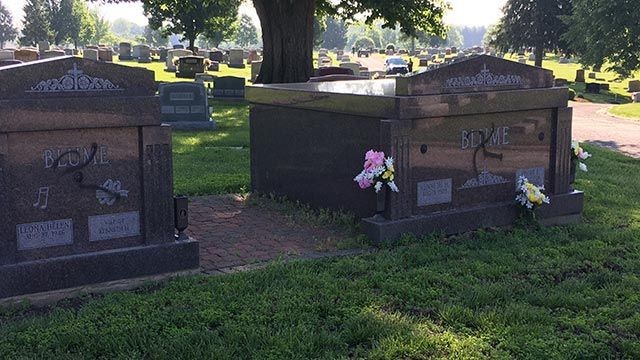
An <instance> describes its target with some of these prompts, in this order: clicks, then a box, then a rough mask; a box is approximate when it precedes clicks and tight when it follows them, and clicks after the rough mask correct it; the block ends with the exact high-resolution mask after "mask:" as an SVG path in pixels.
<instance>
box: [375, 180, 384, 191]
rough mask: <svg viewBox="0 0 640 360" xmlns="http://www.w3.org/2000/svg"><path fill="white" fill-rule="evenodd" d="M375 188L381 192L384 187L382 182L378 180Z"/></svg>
mask: <svg viewBox="0 0 640 360" xmlns="http://www.w3.org/2000/svg"><path fill="white" fill-rule="evenodd" d="M374 188H375V189H376V193H379V192H380V189H382V183H381V182H380V181H378V182H376V184H375V186H374Z"/></svg>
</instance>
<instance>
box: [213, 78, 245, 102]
mask: <svg viewBox="0 0 640 360" xmlns="http://www.w3.org/2000/svg"><path fill="white" fill-rule="evenodd" d="M244 88H245V79H244V78H240V77H234V76H222V77H219V78H216V79H215V81H214V82H213V97H214V98H216V99H220V100H241V99H244Z"/></svg>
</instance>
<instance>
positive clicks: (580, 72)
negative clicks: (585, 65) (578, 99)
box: [576, 69, 584, 83]
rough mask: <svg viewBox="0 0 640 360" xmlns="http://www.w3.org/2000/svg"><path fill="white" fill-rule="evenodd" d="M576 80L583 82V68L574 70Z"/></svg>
mask: <svg viewBox="0 0 640 360" xmlns="http://www.w3.org/2000/svg"><path fill="white" fill-rule="evenodd" d="M576 82H580V83H583V82H584V69H578V70H576Z"/></svg>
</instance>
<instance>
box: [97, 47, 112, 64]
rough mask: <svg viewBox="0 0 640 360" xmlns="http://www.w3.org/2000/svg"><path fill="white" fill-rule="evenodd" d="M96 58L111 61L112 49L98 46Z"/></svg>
mask: <svg viewBox="0 0 640 360" xmlns="http://www.w3.org/2000/svg"><path fill="white" fill-rule="evenodd" d="M98 59H99V60H100V61H107V62H111V61H113V50H111V49H109V48H100V49H98Z"/></svg>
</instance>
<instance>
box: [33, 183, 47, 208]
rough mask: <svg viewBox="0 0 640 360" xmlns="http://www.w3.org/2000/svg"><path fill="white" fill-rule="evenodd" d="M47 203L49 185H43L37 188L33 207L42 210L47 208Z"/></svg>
mask: <svg viewBox="0 0 640 360" xmlns="http://www.w3.org/2000/svg"><path fill="white" fill-rule="evenodd" d="M43 198H44V199H43ZM48 205H49V187H48V186H43V187H41V188H40V189H38V201H36V202H35V203H34V204H33V207H34V208H40V209H42V210H44V209H46V208H47V206H48Z"/></svg>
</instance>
